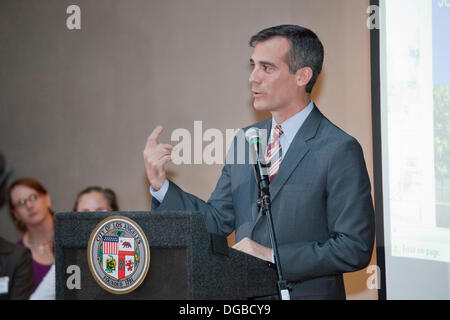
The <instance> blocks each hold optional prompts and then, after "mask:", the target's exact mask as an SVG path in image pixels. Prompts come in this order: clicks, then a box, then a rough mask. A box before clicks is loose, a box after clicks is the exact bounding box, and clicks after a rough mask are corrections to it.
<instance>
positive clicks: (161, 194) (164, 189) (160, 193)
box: [150, 179, 169, 202]
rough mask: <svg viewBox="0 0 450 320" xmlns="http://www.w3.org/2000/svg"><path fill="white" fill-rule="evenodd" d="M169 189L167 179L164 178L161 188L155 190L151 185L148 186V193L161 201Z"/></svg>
mask: <svg viewBox="0 0 450 320" xmlns="http://www.w3.org/2000/svg"><path fill="white" fill-rule="evenodd" d="M168 189H169V180H167V179H166V180H164V183H163V184H162V186H161V188H159V189H158V190H155V189H154V188H153V187H152V186H150V193H151V195H152V197H154V198H155V199H156V200H158V201H159V202H163V200H164V197H165V196H166V193H167V190H168Z"/></svg>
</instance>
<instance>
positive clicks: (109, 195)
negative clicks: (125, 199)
mask: <svg viewBox="0 0 450 320" xmlns="http://www.w3.org/2000/svg"><path fill="white" fill-rule="evenodd" d="M91 192H98V193H101V194H102V195H103V196H104V197H105V199H106V201H108V204H109V206H110V207H111V209H112V211H119V205H118V204H117V197H116V193H115V192H114V191H113V190H111V189H109V188H102V187H99V186H91V187H87V188H86V189H84V190H81V191H80V193H78V195H77V199H76V200H75V204H74V205H73V211H77V207H78V202H79V201H80V198H81V197H82V196H83V195H85V194H88V193H91Z"/></svg>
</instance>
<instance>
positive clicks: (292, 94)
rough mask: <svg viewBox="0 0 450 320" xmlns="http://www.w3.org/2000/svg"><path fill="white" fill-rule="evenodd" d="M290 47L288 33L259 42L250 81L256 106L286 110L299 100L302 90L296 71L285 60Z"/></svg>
mask: <svg viewBox="0 0 450 320" xmlns="http://www.w3.org/2000/svg"><path fill="white" fill-rule="evenodd" d="M290 47H291V45H290V42H289V40H287V39H286V38H284V37H273V38H270V39H268V40H266V41H263V42H258V43H257V44H256V45H255V48H254V50H253V54H252V56H251V58H250V62H251V64H252V66H253V71H252V73H251V75H250V78H249V82H250V85H251V90H252V93H253V98H254V101H253V106H254V108H255V109H256V110H258V111H282V110H283V109H285V108H289V107H292V105H293V104H295V101H296V95H297V90H298V87H297V84H296V79H295V74H291V73H290V72H289V66H288V65H287V63H286V61H285V56H286V53H287V52H288V51H289V50H290Z"/></svg>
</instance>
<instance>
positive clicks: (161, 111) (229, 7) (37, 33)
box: [0, 0, 377, 299]
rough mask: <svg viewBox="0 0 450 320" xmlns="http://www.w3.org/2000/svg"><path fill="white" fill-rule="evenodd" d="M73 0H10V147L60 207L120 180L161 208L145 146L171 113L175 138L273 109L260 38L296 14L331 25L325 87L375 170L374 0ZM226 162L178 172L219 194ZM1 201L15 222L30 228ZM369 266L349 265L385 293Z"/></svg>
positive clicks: (1, 78)
mask: <svg viewBox="0 0 450 320" xmlns="http://www.w3.org/2000/svg"><path fill="white" fill-rule="evenodd" d="M72 3H74V1H61V0H53V1H49V0H43V1H42V0H41V1H16V0H7V1H2V2H0V23H1V27H0V43H1V47H2V49H1V50H0V61H1V64H2V66H1V72H0V92H1V94H0V108H1V109H0V111H1V117H0V151H2V152H3V153H4V154H5V155H6V158H7V160H8V161H9V163H10V165H11V166H12V167H13V168H14V170H15V176H16V177H19V176H26V175H29V176H33V177H36V178H38V179H39V180H40V181H42V182H43V184H44V185H45V186H46V187H47V188H48V190H49V191H50V193H51V195H52V198H53V204H54V206H53V207H54V209H55V211H65V210H70V209H71V207H72V204H73V200H74V198H75V195H76V193H77V192H78V191H79V190H80V189H82V188H84V187H86V186H88V185H92V184H99V185H103V186H109V187H111V188H113V189H115V190H116V191H117V193H118V195H119V201H120V206H121V209H122V210H147V209H148V208H149V202H150V197H149V195H148V189H147V188H148V185H147V182H146V179H145V172H144V168H143V160H142V150H143V148H144V145H145V141H146V138H147V136H148V135H149V133H150V132H151V131H152V130H153V128H154V127H155V126H156V125H158V124H162V125H164V126H165V131H164V133H163V135H162V138H161V141H165V142H169V140H170V133H171V132H172V131H173V130H174V129H176V128H186V129H189V130H191V131H192V129H193V125H194V121H195V120H202V121H203V130H206V129H208V128H218V129H221V130H225V129H226V128H240V127H242V126H246V125H249V124H251V123H253V122H255V121H257V120H260V119H262V118H264V117H265V116H267V115H261V114H256V113H255V112H254V111H253V110H252V108H251V96H250V92H249V85H248V76H249V70H250V69H249V66H248V58H249V56H250V54H251V48H249V47H248V45H247V42H248V39H249V37H250V36H251V35H252V34H254V33H256V32H257V31H259V30H260V29H262V28H265V27H268V26H272V25H278V24H285V23H293V24H300V25H303V26H306V27H309V28H311V29H312V30H314V31H315V32H316V33H317V34H318V36H319V37H320V38H321V40H322V42H323V44H324V47H325V63H324V69H323V73H322V75H321V76H320V78H319V83H318V85H317V88H316V89H315V91H314V94H313V97H314V101H315V102H316V103H317V105H318V106H319V108H320V109H321V111H322V112H323V113H324V114H325V115H326V116H328V118H329V119H330V120H331V121H333V122H334V123H335V124H337V125H338V126H340V127H341V128H343V129H344V130H346V131H347V132H348V133H350V134H351V135H353V136H355V137H356V138H357V139H358V140H359V141H360V143H361V145H362V147H363V150H364V154H365V158H366V163H367V167H368V170H369V174H370V178H371V179H372V181H373V175H372V168H373V166H372V131H371V105H370V73H369V70H370V69H369V67H370V65H369V62H370V61H369V31H368V30H367V28H366V24H365V23H366V8H367V6H368V0H367V1H361V0H339V1H336V0H277V1H274V0H271V1H268V0H228V1H223V0H166V1H158V0H153V1H150V0H133V1H130V0H127V1H119V0H114V1H112V0H110V1H105V0H96V1H76V3H77V4H78V5H79V6H80V8H81V28H82V29H81V30H79V31H69V30H67V28H66V25H65V20H66V18H67V15H66V13H65V11H66V8H67V6H68V5H70V4H72ZM220 169H221V166H220V165H213V166H208V165H184V166H174V165H172V166H170V170H171V177H172V179H173V180H174V181H175V182H176V183H177V184H179V185H180V186H181V187H182V188H184V189H185V190H187V191H189V192H191V193H193V194H196V195H198V196H199V197H201V198H203V199H205V200H206V199H207V198H208V197H209V195H210V193H211V192H212V190H213V188H214V186H215V183H216V181H217V178H218V176H219V174H220ZM1 213H2V215H1V216H0V231H1V234H2V235H3V236H5V237H7V238H10V239H13V238H17V236H18V234H17V233H16V232H15V231H13V229H12V228H11V222H10V221H9V218H8V217H7V215H6V211H5V209H3V210H2V212H1ZM372 263H375V262H372ZM367 277H368V275H367V274H366V272H365V270H363V271H360V272H357V273H352V274H348V275H346V276H345V280H346V288H347V292H348V297H349V298H361V299H373V298H376V297H377V296H376V292H373V291H369V290H366V287H365V281H366V279H367Z"/></svg>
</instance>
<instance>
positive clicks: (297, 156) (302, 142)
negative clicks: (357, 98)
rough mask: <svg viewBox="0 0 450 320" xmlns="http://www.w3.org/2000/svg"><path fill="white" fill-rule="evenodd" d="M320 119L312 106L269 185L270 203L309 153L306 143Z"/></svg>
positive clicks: (312, 135)
mask: <svg viewBox="0 0 450 320" xmlns="http://www.w3.org/2000/svg"><path fill="white" fill-rule="evenodd" d="M322 117H323V116H322V114H321V113H320V111H319V110H318V109H317V107H316V106H315V105H314V108H313V110H312V111H311V113H310V114H309V116H308V118H306V120H305V122H304V123H303V125H302V126H301V128H300V129H299V130H298V132H297V134H296V135H295V137H294V140H292V143H291V145H290V146H289V150H288V151H287V153H286V155H285V157H284V159H282V161H281V165H280V168H279V169H278V172H277V174H276V176H275V178H274V179H273V180H272V183H271V184H270V199H271V201H272V202H273V201H274V199H275V198H276V196H277V195H278V193H279V192H280V189H281V187H282V186H283V185H284V184H285V183H286V180H287V179H288V178H289V176H290V175H291V174H292V172H293V171H294V170H295V168H296V167H297V166H298V165H299V163H300V162H301V161H302V160H303V158H304V157H305V155H306V154H307V153H308V152H309V147H308V145H307V144H306V141H308V140H309V139H312V138H314V136H315V135H316V132H317V129H318V127H319V124H320V121H321V119H322Z"/></svg>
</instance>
